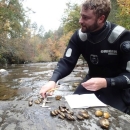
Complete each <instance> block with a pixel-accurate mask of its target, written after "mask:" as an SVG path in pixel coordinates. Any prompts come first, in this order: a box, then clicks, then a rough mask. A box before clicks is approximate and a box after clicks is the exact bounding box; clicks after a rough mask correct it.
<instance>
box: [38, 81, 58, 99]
mask: <svg viewBox="0 0 130 130" xmlns="http://www.w3.org/2000/svg"><path fill="white" fill-rule="evenodd" d="M55 86H56V83H55V82H54V81H49V82H48V83H47V84H45V85H44V86H42V88H41V90H40V92H39V93H40V95H41V96H42V97H43V98H45V95H46V92H47V91H49V90H50V89H54V88H55ZM52 94H53V92H52V91H51V93H49V95H52Z"/></svg>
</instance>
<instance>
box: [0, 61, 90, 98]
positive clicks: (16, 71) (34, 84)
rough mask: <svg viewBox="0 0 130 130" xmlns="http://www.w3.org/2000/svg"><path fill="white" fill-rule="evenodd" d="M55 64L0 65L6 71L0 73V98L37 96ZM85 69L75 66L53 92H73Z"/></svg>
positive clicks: (65, 93)
mask: <svg viewBox="0 0 130 130" xmlns="http://www.w3.org/2000/svg"><path fill="white" fill-rule="evenodd" d="M56 64H57V62H51V63H31V64H12V65H7V66H4V67H1V68H0V69H5V70H6V73H4V74H0V100H27V99H28V98H30V97H37V96H38V95H39V90H40V88H41V87H42V86H43V85H44V84H46V83H47V82H48V81H49V79H50V77H51V75H52V73H53V70H54V68H55V67H56ZM87 71H88V70H87V69H83V67H82V68H81V67H77V68H75V69H74V70H73V72H72V73H71V74H70V75H69V76H67V77H66V78H63V79H62V80H60V88H59V90H57V91H56V92H55V94H62V95H67V94H70V93H73V91H74V89H75V86H76V85H78V83H79V82H80V81H81V80H82V77H83V75H84V74H86V72H87ZM64 86H65V87H64Z"/></svg>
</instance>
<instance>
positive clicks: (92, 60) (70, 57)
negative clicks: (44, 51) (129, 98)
mask: <svg viewBox="0 0 130 130" xmlns="http://www.w3.org/2000/svg"><path fill="white" fill-rule="evenodd" d="M80 55H83V57H84V59H85V60H86V61H87V64H88V66H89V72H88V74H87V75H86V77H85V79H84V80H83V82H84V81H87V80H88V79H90V78H92V77H102V78H106V81H107V88H102V89H100V90H98V91H96V92H93V93H95V95H96V96H97V97H98V98H99V99H100V100H101V101H102V102H104V103H106V104H108V105H110V106H112V107H114V108H117V109H119V110H121V111H123V112H126V110H127V105H126V104H125V103H124V101H123V99H122V92H123V89H126V88H130V32H129V31H128V30H126V29H125V28H123V27H121V26H117V25H115V24H112V23H110V22H108V21H107V22H106V24H105V25H104V27H103V28H102V29H101V30H99V31H97V32H94V33H82V32H81V30H80V29H79V30H77V31H76V32H75V33H74V34H73V36H72V37H71V39H70V41H69V44H68V46H67V49H66V51H65V54H64V56H63V58H61V59H60V61H59V62H58V64H57V68H56V69H55V70H54V73H53V76H52V77H51V79H50V80H52V81H55V82H57V81H58V80H59V79H61V78H63V77H65V76H67V75H68V74H70V73H71V72H72V70H73V69H74V67H75V65H76V63H77V60H78V58H79V56H80ZM89 92H91V91H88V90H86V89H85V88H84V87H82V86H81V85H80V86H79V87H78V88H77V89H76V91H75V93H77V94H84V93H89Z"/></svg>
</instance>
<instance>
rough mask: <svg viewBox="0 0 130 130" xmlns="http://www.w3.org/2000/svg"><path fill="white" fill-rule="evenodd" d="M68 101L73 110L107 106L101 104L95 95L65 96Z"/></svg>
mask: <svg viewBox="0 0 130 130" xmlns="http://www.w3.org/2000/svg"><path fill="white" fill-rule="evenodd" d="M65 99H66V101H67V102H68V104H69V106H70V107H71V108H87V107H95V106H107V105H106V104H104V103H103V102H101V101H100V100H99V99H98V98H97V97H96V96H95V94H82V95H78V94H73V95H67V96H65Z"/></svg>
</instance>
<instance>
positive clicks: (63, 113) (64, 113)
mask: <svg viewBox="0 0 130 130" xmlns="http://www.w3.org/2000/svg"><path fill="white" fill-rule="evenodd" d="M50 114H51V115H52V116H56V115H58V118H61V119H65V118H66V119H68V120H71V121H72V120H75V118H74V117H73V111H70V110H69V109H68V108H67V107H66V106H64V105H61V106H59V107H58V109H56V110H53V111H50Z"/></svg>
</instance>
